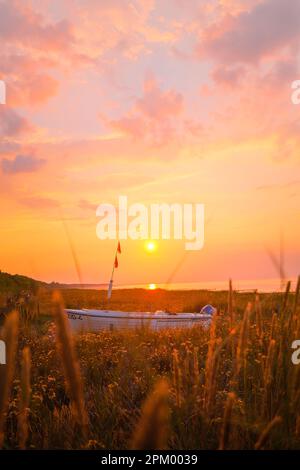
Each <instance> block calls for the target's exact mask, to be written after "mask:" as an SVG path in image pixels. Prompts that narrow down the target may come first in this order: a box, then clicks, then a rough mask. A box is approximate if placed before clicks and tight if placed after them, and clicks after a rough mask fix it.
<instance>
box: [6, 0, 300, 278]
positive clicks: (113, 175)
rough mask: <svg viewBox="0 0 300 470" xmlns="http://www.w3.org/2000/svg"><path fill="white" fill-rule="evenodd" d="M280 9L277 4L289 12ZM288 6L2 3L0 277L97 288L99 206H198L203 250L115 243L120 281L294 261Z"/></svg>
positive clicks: (257, 0) (297, 112)
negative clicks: (273, 256) (279, 258)
mask: <svg viewBox="0 0 300 470" xmlns="http://www.w3.org/2000/svg"><path fill="white" fill-rule="evenodd" d="M287 5H288V6H287ZM299 39H300V4H299V1H298V0H290V1H289V2H286V0H209V1H208V0H207V1H206V0H189V1H186V0H156V1H155V0H132V1H131V2H124V1H123V0H109V1H108V0H97V1H96V0H85V1H83V0H53V1H48V0H45V1H43V2H40V1H37V0H22V1H21V0H0V41H1V49H0V79H2V80H4V81H5V82H6V85H7V104H6V105H0V197H1V206H0V216H1V218H0V231H1V232H0V233H1V245H0V259H1V262H0V269H2V270H3V271H8V272H12V273H16V272H18V273H22V274H26V275H30V276H33V277H36V278H40V279H43V280H46V281H52V280H55V281H63V282H78V278H77V275H76V270H75V268H74V263H73V260H72V256H71V252H70V247H69V245H68V241H67V238H66V234H65V231H64V228H63V224H62V221H61V219H62V218H64V219H65V221H66V224H67V227H68V231H69V233H70V236H71V238H72V241H73V244H74V248H75V250H76V253H77V256H78V260H79V262H80V266H81V270H82V277H83V281H84V282H86V283H92V282H93V283H96V282H107V281H108V279H109V276H110V271H111V265H112V261H113V256H114V250H115V242H112V241H100V240H99V239H98V238H97V237H96V225H97V222H98V219H97V217H96V208H97V206H98V205H99V204H100V203H102V202H110V203H113V204H116V203H117V201H118V197H119V195H127V196H128V200H129V203H134V202H142V203H144V204H150V203H152V202H161V203H163V202H169V203H176V202H179V203H204V204H205V214H206V224H205V245H204V248H203V249H202V250H201V251H199V252H192V253H188V254H185V249H184V241H182V242H181V241H172V240H171V241H161V242H159V243H158V249H157V250H156V251H155V253H152V254H149V253H147V252H146V251H145V250H144V243H143V242H142V241H136V242H134V241H131V240H128V241H124V242H123V243H122V248H123V253H122V255H121V260H120V266H119V268H118V271H117V275H116V282H117V283H120V284H133V283H148V282H156V283H164V282H165V281H166V280H167V279H168V278H169V276H170V274H171V273H172V272H173V270H174V269H175V268H176V266H178V265H180V268H179V269H178V271H177V274H176V276H175V278H174V279H173V281H182V282H184V281H186V282H191V281H205V280H216V281H217V280H223V279H227V278H228V277H230V276H231V277H233V278H236V279H253V278H265V277H275V276H276V274H277V273H276V271H275V270H274V266H273V265H272V263H271V261H270V258H269V256H268V254H267V248H268V249H271V250H273V251H274V252H276V253H277V252H278V246H279V237H280V231H283V232H284V247H285V248H284V249H285V258H286V272H287V275H288V276H295V275H297V274H298V272H299V265H300V249H299V236H300V220H299V202H300V200H299V197H300V194H299V183H300V171H299V143H300V142H299V140H300V132H299V131H300V126H299V123H300V106H296V105H293V104H292V102H291V83H292V82H293V81H294V80H296V79H299V78H300V71H299V52H300V50H299Z"/></svg>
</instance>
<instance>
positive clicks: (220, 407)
mask: <svg viewBox="0 0 300 470" xmlns="http://www.w3.org/2000/svg"><path fill="white" fill-rule="evenodd" d="M299 290H300V285H299V282H298V285H297V289H296V292H293V293H291V292H290V285H289V284H288V285H287V289H286V292H285V293H274V294H260V295H257V294H256V293H255V292H250V293H237V292H234V290H233V289H232V287H231V284H230V285H229V289H228V291H226V292H225V291H224V292H210V291H164V290H157V291H151V292H150V291H146V290H143V289H136V290H127V291H125V290H124V291H122V290H120V291H114V292H113V297H112V300H111V303H110V308H111V309H114V308H118V309H122V310H131V309H135V310H140V311H143V310H144V311H145V310H151V311H155V310H157V309H162V308H163V309H167V310H170V311H180V310H181V311H199V309H200V307H201V306H203V305H204V304H206V303H208V302H209V303H212V304H213V305H215V306H216V307H217V309H218V312H217V314H216V315H215V316H214V318H213V320H212V323H211V326H210V328H209V329H203V328H202V327H201V326H197V327H194V328H192V329H178V330H163V331H159V332H155V331H151V330H149V329H146V328H144V329H140V330H135V331H127V332H118V331H102V332H98V333H85V334H81V335H77V336H74V337H73V336H72V334H71V333H70V331H69V329H68V323H67V320H66V318H65V316H64V314H63V306H67V307H69V308H71V307H77V308H78V307H82V306H85V307H98V308H99V307H102V308H103V307H104V306H107V303H106V300H105V292H104V291H102V292H99V291H91V290H90V291H89V290H78V289H62V290H61V291H60V292H54V290H53V289H49V288H46V287H44V286H39V288H38V289H36V290H35V291H34V293H33V294H32V295H31V296H30V297H29V298H23V299H22V298H21V299H19V301H18V302H17V305H15V306H14V308H15V311H13V312H11V313H10V312H9V311H7V309H6V310H5V308H4V309H3V313H2V330H1V338H2V339H4V340H5V341H6V345H7V365H6V366H4V365H1V366H0V446H1V447H3V448H6V449H25V448H26V449H128V448H134V449H164V448H169V449H220V450H221V449H257V450H258V449H299V448H300V365H299V366H297V365H294V364H293V363H292V362H291V355H292V349H291V344H292V342H293V340H295V339H300V308H299V303H298V301H299ZM4 297H5V295H4V294H3V293H2V301H3V302H4Z"/></svg>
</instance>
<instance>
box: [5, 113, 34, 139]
mask: <svg viewBox="0 0 300 470" xmlns="http://www.w3.org/2000/svg"><path fill="white" fill-rule="evenodd" d="M32 130H33V126H32V125H31V124H30V123H29V122H28V121H27V119H25V118H23V117H21V116H19V114H17V113H16V112H15V111H14V110H12V109H11V108H9V107H7V106H0V137H2V138H5V137H15V136H20V135H22V134H25V133H27V132H30V131H32Z"/></svg>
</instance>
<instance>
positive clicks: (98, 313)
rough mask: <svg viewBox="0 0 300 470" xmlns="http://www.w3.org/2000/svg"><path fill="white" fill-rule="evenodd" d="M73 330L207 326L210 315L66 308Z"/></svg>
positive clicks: (158, 328)
mask: <svg viewBox="0 0 300 470" xmlns="http://www.w3.org/2000/svg"><path fill="white" fill-rule="evenodd" d="M65 311H66V314H67V316H68V319H69V322H70V324H71V328H72V330H73V331H78V332H79V331H98V330H103V329H109V330H114V329H118V330H124V329H137V328H151V329H154V330H160V329H162V328H190V327H194V326H197V325H203V326H204V327H207V326H209V324H210V321H211V318H212V315H211V314H206V313H174V314H171V313H167V312H163V311H158V312H155V313H151V312H122V311H115V310H90V309H81V310H77V309H66V310H65Z"/></svg>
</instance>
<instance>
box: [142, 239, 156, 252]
mask: <svg viewBox="0 0 300 470" xmlns="http://www.w3.org/2000/svg"><path fill="white" fill-rule="evenodd" d="M156 248H157V244H156V243H155V242H153V241H148V242H146V243H145V249H146V251H148V252H149V253H153V252H154V251H155V250H156Z"/></svg>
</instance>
